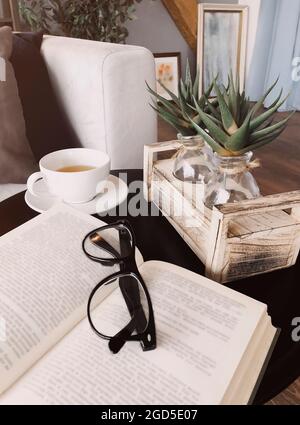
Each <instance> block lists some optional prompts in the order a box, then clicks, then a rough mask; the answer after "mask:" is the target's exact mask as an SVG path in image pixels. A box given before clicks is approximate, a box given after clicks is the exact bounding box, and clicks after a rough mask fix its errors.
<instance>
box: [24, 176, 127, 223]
mask: <svg viewBox="0 0 300 425" xmlns="http://www.w3.org/2000/svg"><path fill="white" fill-rule="evenodd" d="M34 190H35V192H36V193H41V194H42V195H43V196H34V195H32V194H31V193H29V191H28V190H27V192H26V193H25V202H26V204H27V205H28V206H29V207H30V208H32V209H33V210H34V211H37V212H38V213H43V212H46V211H48V210H49V209H50V208H52V207H53V206H54V205H55V204H57V203H58V202H61V200H60V199H59V198H57V197H55V196H53V195H51V194H50V193H49V192H48V189H47V186H46V184H45V182H44V181H43V180H39V181H37V182H36V183H35V187H34ZM127 195H128V186H127V184H126V183H125V182H124V181H123V180H121V179H119V178H118V177H115V176H112V175H110V176H109V178H108V180H107V183H106V186H105V188H104V190H103V192H102V193H100V194H99V195H98V196H96V198H94V199H93V200H92V201H90V202H87V203H85V204H68V205H70V206H71V207H73V208H75V209H77V210H79V211H82V212H85V213H87V214H91V215H93V214H103V213H105V212H107V211H110V210H112V209H113V208H115V207H117V206H118V205H120V204H121V203H122V202H124V201H125V200H126V198H127Z"/></svg>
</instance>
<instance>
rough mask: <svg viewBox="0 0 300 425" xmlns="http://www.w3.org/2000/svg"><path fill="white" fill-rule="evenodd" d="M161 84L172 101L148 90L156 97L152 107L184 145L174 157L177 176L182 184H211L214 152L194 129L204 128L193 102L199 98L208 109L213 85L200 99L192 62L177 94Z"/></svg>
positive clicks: (202, 106) (200, 103)
mask: <svg viewBox="0 0 300 425" xmlns="http://www.w3.org/2000/svg"><path fill="white" fill-rule="evenodd" d="M158 83H159V84H160V85H161V87H162V88H163V89H164V90H165V91H166V92H167V93H168V94H169V96H170V98H171V100H167V99H166V98H164V97H163V96H161V95H159V94H158V93H156V92H155V91H154V90H152V89H151V87H149V85H148V84H147V87H148V90H149V92H150V93H151V95H152V96H153V98H154V99H153V100H154V105H150V106H151V107H152V108H153V109H154V110H155V111H156V112H157V114H158V115H159V116H160V117H161V118H162V119H163V120H164V121H166V122H167V123H168V124H170V125H171V126H172V127H174V128H175V129H176V130H177V132H178V136H177V138H178V141H179V142H180V143H181V148H180V149H179V150H178V151H177V154H176V156H175V161H174V170H173V174H174V176H175V177H176V178H178V179H179V180H181V181H188V182H192V183H203V182H204V181H208V180H209V178H210V176H211V173H212V171H213V165H212V164H213V163H212V156H213V152H212V150H211V149H210V147H209V145H207V144H206V143H205V141H204V139H203V138H202V136H201V135H199V132H198V130H197V128H195V126H194V123H195V124H197V127H199V128H203V129H204V128H205V125H204V123H203V122H202V119H201V117H200V115H199V113H198V112H197V110H196V108H195V106H194V99H197V101H196V102H197V105H198V106H199V107H201V110H206V103H207V97H209V96H210V94H211V92H212V89H213V85H211V87H210V88H209V89H208V91H207V92H206V93H205V95H203V96H201V97H200V98H198V93H199V73H197V75H196V77H195V79H193V78H192V76H191V71H190V66H189V63H187V66H186V73H185V80H184V81H183V80H182V79H180V82H179V86H178V95H175V94H174V93H172V92H171V91H170V90H169V89H168V88H167V87H166V86H165V85H164V84H162V82H160V81H159V80H158ZM191 119H192V121H191ZM212 119H213V118H212Z"/></svg>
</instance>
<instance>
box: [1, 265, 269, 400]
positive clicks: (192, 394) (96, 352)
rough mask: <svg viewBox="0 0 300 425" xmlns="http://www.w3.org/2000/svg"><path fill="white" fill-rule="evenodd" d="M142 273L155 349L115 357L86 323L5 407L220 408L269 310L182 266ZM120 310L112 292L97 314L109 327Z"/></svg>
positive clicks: (128, 348) (133, 348)
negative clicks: (111, 315)
mask: <svg viewBox="0 0 300 425" xmlns="http://www.w3.org/2000/svg"><path fill="white" fill-rule="evenodd" d="M141 273H142V275H143V277H144V279H145V282H146V284H147V287H148V289H149V292H150V295H151V298H152V302H153V307H154V312H155V320H156V328H157V339H158V341H157V344H158V347H157V349H156V350H154V351H150V352H143V351H142V349H141V347H140V345H139V343H137V342H128V343H127V344H126V345H125V346H124V348H123V349H122V350H121V352H120V353H119V354H118V355H111V354H110V352H109V349H108V344H107V341H105V340H102V339H100V338H98V337H97V336H96V335H95V334H94V333H93V332H92V330H91V329H90V327H89V324H88V321H87V320H83V321H82V322H81V323H80V324H79V325H78V326H77V327H76V328H75V329H74V330H73V331H72V332H71V333H69V334H68V335H67V336H66V337H65V338H64V339H63V340H62V341H61V342H60V343H59V344H57V345H56V346H55V347H54V348H53V350H51V352H49V353H48V354H47V355H46V356H45V357H44V358H43V359H42V360H41V361H40V362H39V363H38V364H37V365H36V366H35V367H34V368H33V369H31V370H30V371H29V372H28V373H27V374H26V375H25V376H24V377H23V378H22V379H21V380H20V381H19V382H18V383H17V384H16V385H15V386H14V387H13V388H12V389H11V390H9V391H8V392H7V393H5V394H4V396H3V397H2V398H1V403H2V404H17V403H24V404H148V405H152V404H159V405H163V404H219V403H221V402H222V399H223V397H224V395H225V393H226V390H227V388H228V386H229V384H230V382H231V380H232V377H233V375H234V372H235V370H236V369H237V368H238V365H239V363H240V361H241V358H242V357H243V355H244V352H245V350H246V348H247V346H248V343H249V341H250V340H251V338H252V336H253V335H254V332H255V329H256V327H257V325H258V323H259V322H260V321H261V318H262V316H263V315H264V314H266V306H265V305H263V304H261V303H258V302H256V301H254V300H251V299H250V298H248V297H246V296H244V295H241V294H238V293H235V292H234V291H232V290H230V289H226V288H225V287H223V286H221V285H219V284H216V283H214V282H212V281H209V280H208V279H206V278H203V277H201V276H199V275H196V274H194V273H192V272H189V271H186V270H183V269H181V268H178V267H176V266H170V265H168V264H164V263H160V262H148V263H144V264H143V265H142V267H141ZM118 303H119V298H117V297H116V292H113V293H112V294H111V295H110V296H109V297H108V298H106V299H105V300H104V301H103V302H102V303H101V304H100V305H99V306H98V307H97V310H96V313H97V315H98V319H99V320H101V322H102V323H103V326H105V321H106V320H107V318H108V317H109V315H108V314H107V312H108V310H109V309H110V308H111V306H112V304H114V311H118V305H119V304H118ZM120 312H121V308H120ZM120 314H121V313H120ZM116 331H117V329H116Z"/></svg>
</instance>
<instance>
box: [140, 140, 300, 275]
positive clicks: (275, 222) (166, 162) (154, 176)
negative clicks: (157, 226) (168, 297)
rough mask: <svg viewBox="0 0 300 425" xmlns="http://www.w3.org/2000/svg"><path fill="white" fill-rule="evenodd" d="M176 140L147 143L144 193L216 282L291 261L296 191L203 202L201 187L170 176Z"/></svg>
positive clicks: (299, 241)
mask: <svg viewBox="0 0 300 425" xmlns="http://www.w3.org/2000/svg"><path fill="white" fill-rule="evenodd" d="M179 146H180V145H179V143H178V142H177V141H171V142H164V143H158V144H154V145H148V146H145V163H144V180H145V198H146V199H147V200H148V201H152V202H154V203H155V204H156V205H157V206H158V208H159V209H160V210H161V211H162V213H163V214H164V215H165V216H166V218H167V219H168V220H169V222H170V223H171V224H172V225H173V226H174V228H175V229H176V230H177V231H178V233H179V234H180V235H181V236H182V237H183V239H184V240H185V241H186V242H187V244H188V245H189V246H190V247H191V249H192V250H193V251H194V252H195V254H196V255H197V256H198V257H199V258H200V259H201V261H202V262H203V263H204V264H205V266H206V275H207V277H209V278H211V279H213V280H215V281H217V282H220V283H225V282H231V281H234V280H237V279H242V278H246V277H249V276H254V275H257V274H261V273H267V272H270V271H273V270H278V269H282V268H286V267H290V266H292V265H294V264H295V262H296V260H297V257H298V254H299V249H300V191H295V192H287V193H281V194H276V195H271V196H265V197H261V198H258V199H254V200H250V201H243V202H239V203H232V204H224V205H219V206H216V207H214V209H213V210H209V209H208V208H206V207H205V206H204V204H203V202H202V199H203V193H204V187H203V186H202V185H201V184H200V185H198V184H197V185H193V184H191V183H183V182H181V181H179V180H177V179H176V178H175V177H174V176H173V173H172V171H173V163H174V160H173V158H172V157H173V155H174V153H176V150H177V149H178V147H179Z"/></svg>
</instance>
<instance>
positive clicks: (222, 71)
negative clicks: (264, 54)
mask: <svg viewBox="0 0 300 425" xmlns="http://www.w3.org/2000/svg"><path fill="white" fill-rule="evenodd" d="M248 12H249V7H248V6H242V5H232V4H231V5H228V4H210V3H202V4H199V5H198V42H197V44H198V53H197V64H198V67H199V72H200V85H199V91H200V93H199V94H200V95H202V94H203V92H204V91H205V89H206V88H207V87H208V85H209V82H211V81H212V79H213V78H214V77H215V76H216V75H217V74H219V81H220V82H221V83H223V84H225V85H227V81H228V80H227V75H228V73H229V71H230V69H232V71H233V73H234V75H239V78H240V89H241V91H243V90H244V87H245V73H246V51H247V35H248V15H249V13H248ZM226 29H227V33H226ZM218 33H220V34H218ZM218 35H220V36H219V37H218ZM225 48H226V50H225ZM210 58H212V59H211V60H210Z"/></svg>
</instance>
